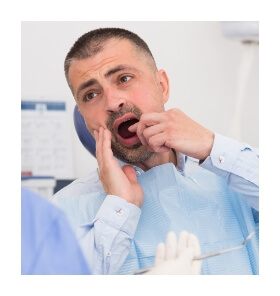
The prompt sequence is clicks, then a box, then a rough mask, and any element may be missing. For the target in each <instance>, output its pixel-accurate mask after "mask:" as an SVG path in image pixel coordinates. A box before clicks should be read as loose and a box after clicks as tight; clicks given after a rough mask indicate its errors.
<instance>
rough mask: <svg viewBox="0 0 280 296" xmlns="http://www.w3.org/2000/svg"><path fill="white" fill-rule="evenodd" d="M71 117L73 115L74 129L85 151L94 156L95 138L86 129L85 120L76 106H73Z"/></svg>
mask: <svg viewBox="0 0 280 296" xmlns="http://www.w3.org/2000/svg"><path fill="white" fill-rule="evenodd" d="M73 117H74V125H75V129H76V132H77V134H78V137H79V139H80V141H81V142H82V144H83V145H84V147H85V148H86V149H87V151H88V152H89V153H90V154H91V155H93V156H94V157H96V155H95V150H96V144H95V140H94V138H93V137H92V135H91V134H90V132H89V131H88V129H87V127H86V124H85V120H84V118H83V116H82V114H81V113H80V112H79V110H78V107H77V106H75V108H74V114H73Z"/></svg>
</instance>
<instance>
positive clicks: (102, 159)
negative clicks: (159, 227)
mask: <svg viewBox="0 0 280 296" xmlns="http://www.w3.org/2000/svg"><path fill="white" fill-rule="evenodd" d="M94 137H95V140H96V158H97V162H98V167H99V177H100V180H101V182H102V184H103V187H104V190H105V192H106V193H107V194H111V195H116V196H119V197H120V198H123V199H125V200H126V201H128V202H130V203H133V204H135V205H136V206H138V207H140V206H141V205H142V203H143V196H144V194H143V190H142V188H141V186H140V185H139V183H138V182H137V178H136V172H135V170H134V168H133V167H132V166H129V165H125V166H123V167H122V168H121V167H120V165H119V163H118V161H117V160H116V159H115V158H114V156H113V152H112V149H111V133H110V131H109V130H108V129H104V128H103V127H100V128H99V131H98V132H97V131H94Z"/></svg>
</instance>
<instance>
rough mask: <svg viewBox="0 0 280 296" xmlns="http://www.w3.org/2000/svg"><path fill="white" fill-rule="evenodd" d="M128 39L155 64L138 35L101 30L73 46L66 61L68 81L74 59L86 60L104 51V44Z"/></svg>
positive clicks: (108, 29)
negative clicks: (108, 41)
mask: <svg viewBox="0 0 280 296" xmlns="http://www.w3.org/2000/svg"><path fill="white" fill-rule="evenodd" d="M112 38H116V39H127V40H129V41H131V42H132V43H133V44H134V45H135V46H136V48H137V49H139V50H141V51H142V52H144V53H145V54H147V55H148V56H149V57H151V58H152V61H153V63H154V64H155V59H154V57H153V55H152V53H151V51H150V49H149V47H148V45H147V44H146V42H145V41H144V40H143V39H141V38H140V37H139V36H138V35H136V34H135V33H133V32H130V31H128V30H125V29H121V28H100V29H96V30H92V31H89V32H87V33H85V34H84V35H82V36H81V37H80V38H79V39H78V40H77V41H76V42H75V43H74V45H73V46H72V48H71V49H70V51H69V52H68V54H67V55H66V58H65V61H64V72H65V76H66V79H67V81H68V71H69V68H70V65H71V61H72V60H74V59H86V58H88V57H91V56H93V55H95V54H97V53H98V52H100V51H101V50H102V49H103V44H104V42H106V41H107V40H109V39H112Z"/></svg>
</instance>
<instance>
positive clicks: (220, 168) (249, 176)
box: [201, 134, 259, 210]
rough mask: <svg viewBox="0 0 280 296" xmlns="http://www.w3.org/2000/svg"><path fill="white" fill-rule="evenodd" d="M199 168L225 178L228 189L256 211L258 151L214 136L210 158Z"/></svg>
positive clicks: (219, 136)
mask: <svg viewBox="0 0 280 296" xmlns="http://www.w3.org/2000/svg"><path fill="white" fill-rule="evenodd" d="M201 167H203V168H205V169H207V170H209V171H211V172H213V173H215V174H217V175H219V176H221V177H223V178H225V179H226V181H227V183H228V185H229V187H231V188H232V189H233V190H234V191H236V192H238V193H241V194H242V195H243V196H244V197H246V199H247V202H248V203H249V204H250V206H251V207H253V208H255V209H257V210H258V197H259V153H258V149H255V148H252V147H251V146H250V145H248V144H245V143H240V142H238V141H236V140H233V139H230V138H227V137H224V136H222V135H219V134H215V139H214V144H213V148H212V151H211V153H210V156H208V157H207V158H206V159H205V160H204V161H203V163H201Z"/></svg>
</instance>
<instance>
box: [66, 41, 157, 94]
mask: <svg viewBox="0 0 280 296" xmlns="http://www.w3.org/2000/svg"><path fill="white" fill-rule="evenodd" d="M100 46H101V47H100V49H99V51H98V52H97V53H95V54H93V55H91V56H89V57H87V58H82V59H73V60H72V61H71V64H70V67H69V71H68V80H69V81H68V82H69V85H70V87H71V89H72V91H73V89H75V86H76V82H77V79H78V80H81V79H83V78H84V77H86V76H90V75H91V74H93V73H95V72H98V73H99V74H100V73H102V72H104V73H105V72H106V71H107V70H108V69H109V68H110V67H113V66H114V65H118V64H126V65H131V66H133V67H134V68H138V69H139V70H140V71H141V70H143V69H147V68H148V67H149V70H150V69H154V68H155V67H154V66H153V65H152V62H151V59H152V58H148V54H146V53H144V51H143V50H139V49H138V48H137V46H136V45H134V44H133V43H132V42H131V41H129V40H126V39H115V38H114V39H110V40H108V41H106V42H104V43H103V44H102V45H100ZM147 66H148V67H147Z"/></svg>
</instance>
